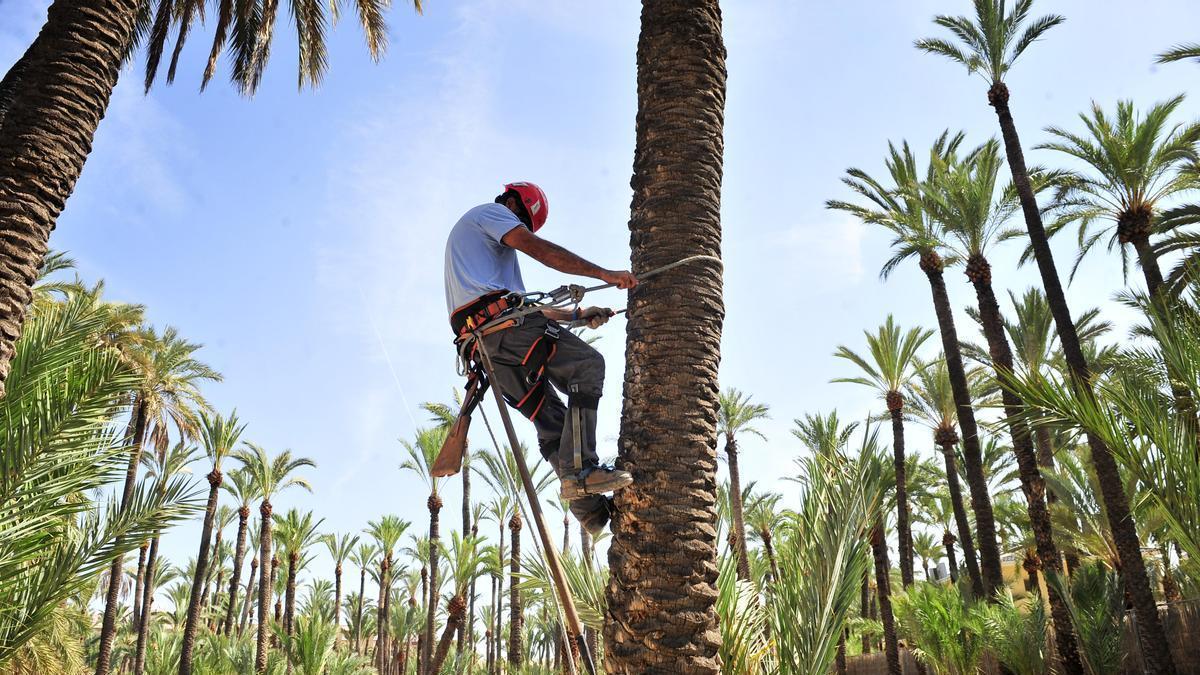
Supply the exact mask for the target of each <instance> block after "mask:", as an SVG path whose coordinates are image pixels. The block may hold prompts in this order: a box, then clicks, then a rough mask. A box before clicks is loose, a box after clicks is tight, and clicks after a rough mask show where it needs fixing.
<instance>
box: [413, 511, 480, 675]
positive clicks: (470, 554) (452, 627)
mask: <svg viewBox="0 0 1200 675" xmlns="http://www.w3.org/2000/svg"><path fill="white" fill-rule="evenodd" d="M450 537H451V540H450V549H449V550H448V551H446V553H447V556H446V557H447V558H448V559H449V560H450V583H451V592H450V595H451V597H450V599H449V600H448V601H447V604H446V629H445V630H444V631H443V632H442V637H441V639H440V640H438V645H437V651H436V652H435V653H434V655H433V661H432V662H430V665H429V667H428V668H427V669H426V672H428V673H439V672H441V668H442V663H443V662H445V660H446V655H447V654H449V653H450V640H451V638H453V636H454V633H455V632H456V631H458V630H459V629H460V628H461V627H462V624H463V620H464V618H465V617H466V613H467V601H466V598H465V595H466V592H467V589H468V588H470V586H471V581H472V580H473V579H474V578H475V577H477V576H479V573H480V570H481V569H482V567H483V564H484V557H485V552H484V550H483V549H482V548H481V547H480V543H481V542H480V540H479V539H478V538H476V537H472V536H469V535H468V536H466V537H460V536H459V535H458V533H457V532H452V533H451V535H450Z"/></svg>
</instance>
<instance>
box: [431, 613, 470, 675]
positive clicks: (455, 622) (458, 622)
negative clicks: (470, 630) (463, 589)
mask: <svg viewBox="0 0 1200 675" xmlns="http://www.w3.org/2000/svg"><path fill="white" fill-rule="evenodd" d="M466 612H467V603H466V601H465V600H463V597H462V596H461V595H455V596H454V597H452V598H450V602H449V603H448V604H447V606H446V613H447V615H448V618H447V619H446V629H445V630H444V631H442V637H441V639H440V640H438V645H437V651H436V652H435V653H434V655H433V661H432V663H431V664H430V666H429V668H428V669H427V670H426V672H428V673H430V675H436V673H437V672H438V671H440V670H441V668H442V663H443V662H445V660H446V655H447V654H449V653H450V641H451V640H452V639H454V633H455V632H457V631H458V629H459V628H461V627H462V623H463V617H464V616H465V615H466Z"/></svg>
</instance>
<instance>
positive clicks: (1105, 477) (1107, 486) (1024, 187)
mask: <svg viewBox="0 0 1200 675" xmlns="http://www.w3.org/2000/svg"><path fill="white" fill-rule="evenodd" d="M1008 98H1009V92H1008V87H1007V86H1006V85H1005V84H1004V83H1003V82H997V83H995V84H994V85H993V86H992V88H991V89H990V90H989V91H988V102H989V103H990V104H991V105H992V107H993V108H995V110H996V116H997V118H998V119H999V122H1000V133H1001V136H1002V137H1003V138H1004V149H1005V151H1006V153H1007V157H1008V166H1009V168H1010V169H1011V170H1012V174H1013V185H1015V186H1016V188H1017V195H1018V197H1020V200H1021V210H1022V212H1023V213H1024V215H1025V227H1026V229H1027V230H1028V231H1029V244H1030V247H1031V248H1032V249H1033V253H1034V257H1035V259H1036V260H1037V264H1038V271H1039V272H1040V273H1041V276H1042V285H1043V286H1044V287H1045V291H1046V300H1047V302H1048V303H1049V305H1050V312H1051V314H1052V315H1053V316H1054V325H1055V327H1056V328H1057V329H1058V340H1059V343H1060V345H1061V346H1062V350H1063V355H1064V356H1065V357H1066V361H1067V366H1068V367H1069V368H1070V371H1071V377H1072V379H1073V381H1074V383H1075V386H1076V387H1079V388H1081V390H1082V391H1085V392H1087V391H1091V389H1090V387H1091V378H1090V370H1089V368H1088V364H1087V359H1085V358H1084V356H1083V350H1082V348H1081V347H1080V344H1079V335H1078V333H1077V332H1076V330H1075V324H1074V323H1073V322H1072V321H1071V311H1070V308H1069V307H1068V305H1067V298H1066V295H1065V294H1064V293H1063V289H1062V283H1061V282H1060V280H1059V278H1058V270H1057V269H1056V268H1055V266H1054V254H1053V252H1052V251H1051V250H1050V241H1049V239H1048V238H1047V237H1046V230H1045V228H1044V227H1043V225H1042V216H1041V214H1040V213H1039V212H1038V206H1037V199H1036V198H1035V197H1034V194H1033V188H1032V186H1030V184H1029V171H1028V169H1027V168H1026V167H1025V155H1024V152H1023V151H1022V149H1021V140H1020V138H1019V137H1018V136H1017V127H1016V124H1015V123H1014V122H1013V118H1012V112H1011V111H1010V110H1009V107H1008ZM1087 441H1088V447H1089V448H1091V451H1092V464H1093V466H1094V467H1095V470H1096V477H1097V479H1098V480H1099V483H1100V494H1101V496H1102V497H1103V499H1104V506H1105V508H1106V510H1107V512H1108V521H1109V528H1110V529H1111V530H1112V535H1113V541H1114V543H1115V544H1116V548H1117V555H1118V557H1119V559H1120V562H1121V576H1122V579H1123V580H1124V582H1125V589H1126V592H1127V593H1129V596H1130V598H1131V599H1132V601H1133V609H1134V612H1135V613H1136V615H1137V627H1138V638H1139V643H1140V645H1141V647H1142V654H1143V656H1144V658H1145V666H1146V672H1148V673H1168V674H1170V673H1174V672H1175V662H1174V661H1173V660H1172V658H1171V651H1170V649H1169V648H1168V646H1167V645H1168V644H1169V643H1168V642H1167V638H1166V634H1165V633H1164V632H1163V628H1162V624H1161V623H1160V622H1159V618H1158V608H1157V606H1156V605H1155V602H1154V594H1153V592H1152V591H1151V589H1150V578H1149V576H1148V575H1147V574H1146V562H1145V560H1143V559H1142V550H1141V543H1140V541H1139V540H1138V535H1137V530H1136V529H1135V527H1134V520H1133V517H1132V515H1131V514H1130V512H1129V498H1128V496H1127V495H1126V494H1125V485H1124V483H1122V481H1121V475H1120V472H1119V471H1118V469H1117V463H1116V460H1115V459H1113V456H1112V450H1110V449H1109V448H1108V446H1107V445H1105V444H1104V442H1103V441H1102V440H1100V439H1099V438H1098V437H1096V436H1094V435H1093V434H1087Z"/></svg>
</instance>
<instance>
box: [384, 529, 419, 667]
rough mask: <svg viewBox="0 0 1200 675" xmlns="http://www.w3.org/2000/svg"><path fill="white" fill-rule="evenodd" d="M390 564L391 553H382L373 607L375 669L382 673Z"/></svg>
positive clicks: (385, 642) (386, 628) (385, 641)
mask: <svg viewBox="0 0 1200 675" xmlns="http://www.w3.org/2000/svg"><path fill="white" fill-rule="evenodd" d="M391 564H392V552H391V551H384V555H383V560H381V561H379V600H378V602H377V604H376V606H375V616H376V620H375V667H376V668H378V669H379V671H380V672H382V671H383V662H384V659H386V658H387V657H386V655H385V654H384V649H385V648H386V645H387V630H388V625H387V614H385V612H386V611H387V607H386V604H387V602H386V598H385V595H386V592H387V590H386V589H387V586H388V584H389V583H390V580H389V579H388V574H389V571H390V568H391ZM417 672H418V673H420V672H421V669H420V667H418V668H417Z"/></svg>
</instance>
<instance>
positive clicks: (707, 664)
mask: <svg viewBox="0 0 1200 675" xmlns="http://www.w3.org/2000/svg"><path fill="white" fill-rule="evenodd" d="M637 64H638V75H637V84H638V87H637V90H638V113H637V133H636V145H635V148H634V162H633V178H632V181H631V183H632V186H633V202H632V208H631V215H630V221H629V229H630V232H631V242H632V252H631V262H632V269H633V271H634V273H635V274H637V273H642V272H645V271H647V270H650V269H653V268H655V267H658V266H660V265H665V264H668V263H672V262H675V261H677V260H681V259H683V258H685V257H688V256H693V255H707V256H712V257H719V256H720V252H721V221H720V196H721V195H720V186H721V175H722V170H723V152H724V140H723V128H724V109H725V80H726V70H725V46H724V42H723V40H722V36H721V10H720V6H719V3H718V2H717V0H699V1H697V0H688V1H685V0H643V2H642V20H641V33H640V37H639V39H638V50H637ZM722 285H723V284H722V272H721V267H720V265H719V264H716V263H715V261H695V262H693V263H692V264H689V265H684V266H682V267H679V268H676V269H674V270H672V271H670V272H667V273H665V274H661V275H658V276H656V277H654V278H652V279H647V280H645V281H644V283H642V284H640V285H639V286H638V287H637V288H636V289H634V290H633V291H632V292H631V293H630V294H629V301H630V305H629V307H630V310H629V314H628V317H629V322H628V324H627V327H626V345H627V349H626V354H627V358H626V374H627V376H626V379H625V407H624V411H623V413H622V420H621V435H620V442H619V447H620V459H619V462H620V464H621V465H622V467H623V468H625V469H627V470H629V471H630V473H632V474H633V478H634V482H633V484H632V485H631V486H630V487H628V488H626V489H625V490H622V491H621V492H619V493H617V495H616V496H615V497H616V505H617V509H616V516H615V518H614V520H613V522H612V531H613V539H612V545H611V546H610V547H609V568H610V570H611V576H610V579H609V585H608V591H607V595H608V609H607V612H608V614H609V618H610V621H608V622H606V629H605V643H606V644H605V650H604V652H605V667H606V668H608V669H609V671H610V672H614V673H626V672H634V673H644V672H649V671H652V670H664V671H673V672H694V673H707V672H717V670H719V668H720V663H719V659H718V658H717V651H718V647H719V645H720V632H719V630H718V628H717V616H716V612H715V611H714V609H713V603H714V601H715V598H716V596H717V593H716V573H717V568H716V555H717V545H716V541H715V539H714V536H713V529H712V528H713V524H714V521H715V518H716V512H715V508H714V502H715V498H716V491H717V480H716V469H717V466H716V432H717V429H716V424H717V417H718V411H719V409H720V405H719V393H720V391H719V388H718V384H717V381H716V377H717V366H718V363H719V361H720V353H721V352H720V345H721V326H722V323H723V320H724V314H725V311H724V300H723V296H722ZM681 294H685V295H686V296H687V297H688V298H689V302H688V303H687V306H686V307H685V306H684V305H683V304H681V303H680V302H679V301H678V299H679V298H680V297H681ZM685 354H686V358H680V356H681V355H685ZM679 401H687V403H688V404H687V405H685V406H683V405H678V402H679ZM635 504H636V505H637V506H634V505H635ZM665 505H670V508H663V507H664V506H665ZM625 507H628V508H625ZM668 608H669V610H668ZM650 616H653V617H655V618H654V620H653V621H649V620H647V619H648V617H650Z"/></svg>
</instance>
